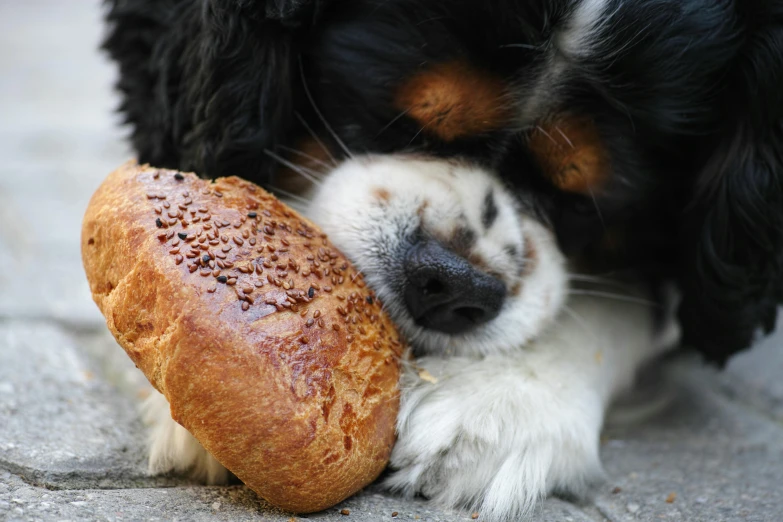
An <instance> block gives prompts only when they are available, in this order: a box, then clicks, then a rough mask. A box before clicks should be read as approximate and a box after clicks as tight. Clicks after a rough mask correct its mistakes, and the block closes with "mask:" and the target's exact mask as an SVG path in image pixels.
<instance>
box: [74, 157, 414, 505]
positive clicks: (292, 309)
mask: <svg viewBox="0 0 783 522" xmlns="http://www.w3.org/2000/svg"><path fill="white" fill-rule="evenodd" d="M82 256H83V261H84V267H85V270H86V272H87V278H88V279H89V282H90V288H91V290H92V294H93V298H94V299H95V302H96V303H97V304H98V307H99V308H100V309H101V312H103V314H104V316H105V317H106V323H107V325H108V327H109V330H111V332H112V333H113V334H114V337H115V338H116V339H117V341H118V342H119V344H120V345H121V346H122V347H123V348H124V349H125V351H126V352H127V353H128V355H129V356H130V357H131V359H133V361H134V362H135V363H136V365H137V366H138V367H139V368H140V369H141V370H142V371H143V372H144V374H145V375H146V376H147V378H148V379H149V381H150V382H151V383H152V385H153V386H154V387H155V388H156V389H158V390H159V391H160V392H161V393H163V394H164V395H165V396H166V398H167V399H168V400H169V402H170V404H171V413H172V416H173V418H174V419H175V420H176V421H177V422H179V423H180V424H181V425H182V426H184V427H185V428H187V429H188V431H190V432H191V433H192V434H193V435H194V436H195V437H196V439H198V440H199V442H201V444H203V445H204V447H205V448H206V449H207V450H208V451H209V452H210V453H211V454H212V455H214V456H215V458H217V460H218V461H220V462H221V463H222V464H223V465H224V466H226V467H227V468H228V469H229V470H231V471H232V472H233V473H234V474H235V475H236V476H237V477H239V478H240V479H241V480H242V481H243V482H244V483H245V484H247V485H248V486H249V487H250V488H252V489H253V490H255V491H256V492H257V493H258V494H259V495H260V496H261V497H263V498H264V499H266V500H267V501H269V502H270V503H271V504H273V505H275V506H278V507H280V508H283V509H286V510H290V511H294V512H312V511H318V510H322V509H325V508H327V507H330V506H332V505H334V504H336V503H337V502H339V501H341V500H343V499H344V498H346V497H348V496H350V495H351V494H353V493H355V492H356V491H358V490H359V489H361V488H362V487H364V486H365V485H367V484H368V483H370V482H371V481H372V480H374V479H375V478H376V477H377V476H378V474H379V473H380V472H381V471H382V470H383V468H384V466H385V465H386V462H387V460H388V458H389V453H390V451H391V447H392V444H393V442H394V424H395V418H396V415H397V409H398V400H399V396H398V388H397V381H398V377H399V359H400V355H401V351H402V345H401V343H400V340H399V337H398V334H397V332H396V330H395V328H394V326H393V325H392V323H391V322H390V320H389V319H388V317H387V316H386V315H385V314H384V313H383V312H382V311H381V306H380V303H379V302H378V301H377V299H376V298H375V296H374V295H373V293H372V291H370V290H369V289H368V288H367V287H366V286H365V284H364V282H363V280H362V276H361V275H360V274H359V273H358V272H357V271H356V270H355V269H354V268H353V267H352V266H351V264H350V263H349V262H348V261H347V260H346V259H345V258H344V257H343V256H342V255H341V254H340V253H339V252H338V251H337V250H336V249H335V248H334V247H333V246H331V245H330V243H329V241H328V240H327V238H326V236H325V235H323V234H322V233H320V232H319V230H318V229H317V228H316V227H315V226H314V225H313V224H312V223H310V222H308V221H307V220H305V219H303V218H302V217H300V216H298V215H297V214H296V213H295V212H293V211H292V210H291V209H290V208H288V207H287V206H286V205H284V204H283V203H281V202H280V201H278V200H277V199H275V198H274V197H273V196H271V195H270V194H268V193H266V192H265V191H263V190H262V189H260V188H259V187H257V186H255V185H253V184H251V183H248V182H246V181H243V180H241V179H239V178H236V177H230V178H223V179H218V180H216V181H214V182H209V181H205V180H201V179H199V178H197V177H196V176H195V175H193V174H182V173H179V172H175V171H171V170H162V169H156V168H151V167H149V166H138V165H136V164H135V163H129V164H126V165H124V166H123V167H121V168H120V169H119V170H117V171H115V172H114V173H112V174H111V175H110V176H109V177H108V178H107V179H106V181H104V183H103V184H102V185H101V186H100V188H99V189H98V190H97V192H96V193H95V195H94V196H93V197H92V200H91V201H90V205H89V207H88V209H87V213H86V215H85V217H84V223H83V228H82Z"/></svg>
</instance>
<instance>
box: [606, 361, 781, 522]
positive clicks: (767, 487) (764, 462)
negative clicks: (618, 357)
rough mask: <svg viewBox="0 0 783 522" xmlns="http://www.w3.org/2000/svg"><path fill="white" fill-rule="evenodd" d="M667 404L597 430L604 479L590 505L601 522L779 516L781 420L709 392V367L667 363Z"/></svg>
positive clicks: (712, 379) (712, 383)
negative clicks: (601, 436)
mask: <svg viewBox="0 0 783 522" xmlns="http://www.w3.org/2000/svg"><path fill="white" fill-rule="evenodd" d="M669 378H670V379H673V383H672V385H673V390H674V392H675V393H674V395H673V399H672V402H671V403H670V404H669V405H668V407H666V408H665V409H664V410H663V411H662V412H661V413H660V414H658V415H656V416H653V417H651V418H649V419H646V420H643V421H642V422H640V423H635V424H632V425H626V426H617V425H615V426H613V427H609V428H607V430H606V432H605V439H604V440H605V441H606V442H605V444H604V446H603V449H602V457H603V461H604V463H605V467H606V471H607V475H608V481H607V483H606V484H605V485H604V486H603V487H602V488H601V490H600V492H599V494H598V495H597V498H596V499H595V504H596V506H597V507H598V509H599V510H600V512H601V513H602V514H603V515H604V516H605V517H606V518H607V519H609V520H612V521H618V522H619V521H626V520H642V521H650V522H652V521H660V520H683V521H704V522H716V521H724V520H725V521H735V520H746V521H758V522H762V521H769V522H772V521H779V520H781V519H782V518H781V517H782V516H783V486H782V485H783V466H781V463H782V462H783V426H781V425H780V424H778V423H776V422H773V421H771V420H770V419H769V418H768V417H767V416H765V415H760V414H758V413H757V412H755V411H753V410H752V409H749V408H746V407H745V406H744V405H743V404H741V403H734V402H731V401H729V400H727V399H726V397H725V396H724V395H722V394H721V393H719V392H718V391H716V390H717V389H718V388H717V383H716V376H715V373H714V372H712V371H707V370H705V369H704V368H703V367H700V366H698V365H693V364H685V365H684V366H675V368H674V369H673V371H672V372H671V374H670V375H669Z"/></svg>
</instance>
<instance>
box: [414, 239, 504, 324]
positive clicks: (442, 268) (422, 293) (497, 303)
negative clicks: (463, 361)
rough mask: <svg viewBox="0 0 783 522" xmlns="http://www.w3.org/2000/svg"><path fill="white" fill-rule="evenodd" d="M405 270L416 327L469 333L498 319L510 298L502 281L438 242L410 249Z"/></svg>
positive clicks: (425, 241)
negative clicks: (506, 298)
mask: <svg viewBox="0 0 783 522" xmlns="http://www.w3.org/2000/svg"><path fill="white" fill-rule="evenodd" d="M404 270H405V276H406V282H405V289H404V297H405V304H406V306H407V307H408V311H409V312H410V314H411V316H412V317H413V319H414V321H415V322H416V324H418V325H419V326H422V327H424V328H428V329H431V330H436V331H439V332H444V333H448V334H459V333H464V332H467V331H469V330H471V329H473V328H475V327H477V326H479V325H481V324H483V323H486V322H488V321H491V320H492V319H494V318H495V317H497V315H498V313H499V312H500V309H501V307H502V306H503V301H504V300H505V297H506V286H505V284H503V282H502V281H500V280H499V279H497V278H495V277H492V276H491V275H489V274H486V273H484V272H481V271H480V270H478V269H476V268H475V267H474V266H473V265H471V264H470V262H468V260H467V259H465V258H463V257H461V256H459V255H457V254H456V253H454V252H452V251H451V250H449V249H448V248H446V247H445V246H443V245H442V244H440V243H439V242H438V241H435V240H431V239H426V240H421V241H419V242H417V243H415V244H414V245H413V246H412V247H410V249H409V250H408V252H407V253H406V255H405V260H404Z"/></svg>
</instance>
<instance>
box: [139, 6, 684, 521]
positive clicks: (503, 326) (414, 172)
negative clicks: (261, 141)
mask: <svg viewBox="0 0 783 522" xmlns="http://www.w3.org/2000/svg"><path fill="white" fill-rule="evenodd" d="M597 3H598V2H593V4H597ZM489 190H492V191H493V193H494V194H495V201H496V204H497V207H498V217H497V219H496V220H495V222H494V223H493V224H492V226H490V227H489V228H488V229H487V230H484V227H483V225H482V223H481V209H482V205H483V201H484V198H485V195H486V194H487V192H488V191H489ZM308 213H309V216H310V217H311V218H312V219H313V220H314V221H315V222H316V223H318V224H319V225H320V226H321V227H322V228H323V229H324V231H325V232H327V233H328V234H329V236H330V238H331V240H332V241H333V242H334V243H335V244H336V245H337V246H338V247H339V248H340V249H341V250H342V251H343V252H344V253H345V254H346V255H347V256H348V257H349V258H351V259H352V260H353V261H354V262H355V263H356V264H357V266H358V268H359V269H361V270H362V271H363V273H364V274H365V276H366V279H367V281H368V282H369V284H370V285H371V286H372V287H373V289H374V290H375V291H376V292H377V293H378V295H379V297H380V298H381V299H382V300H383V302H384V304H385V306H386V309H387V310H388V311H389V312H390V313H391V315H392V317H393V318H394V320H395V322H396V323H397V324H398V325H399V326H400V327H401V329H402V330H403V332H404V333H405V334H406V335H407V336H408V337H409V339H411V341H412V343H413V344H414V348H415V350H416V352H417V353H422V354H426V355H425V356H424V357H421V358H419V359H418V360H416V361H415V362H414V363H412V364H411V365H409V366H408V367H406V369H405V371H404V376H403V379H402V408H401V412H400V415H399V419H398V441H397V444H396V446H395V448H394V451H393V455H392V460H391V466H392V468H393V469H394V470H395V471H394V473H393V474H392V475H391V476H390V478H389V479H388V480H387V482H386V484H387V486H388V487H390V488H391V489H393V490H395V491H399V492H402V493H404V494H408V495H411V494H414V493H422V494H424V495H426V496H428V497H430V498H431V499H432V500H433V501H434V502H437V503H439V504H442V505H446V506H455V507H456V506H459V507H464V506H468V507H471V508H473V509H479V510H480V511H481V513H482V519H484V520H487V521H496V522H499V521H502V522H511V521H517V520H520V518H521V517H523V516H524V515H526V514H528V513H529V512H530V510H531V508H532V507H533V506H534V505H535V502H536V500H537V499H539V498H541V497H543V496H544V495H546V494H548V493H551V492H553V491H561V492H569V493H572V494H582V493H584V491H585V490H586V488H587V485H588V484H590V483H591V481H593V480H595V479H596V478H597V477H599V476H600V475H601V465H600V461H599V456H598V439H599V434H600V430H601V426H602V423H603V418H604V414H605V411H606V408H607V405H608V404H609V402H610V401H611V400H612V398H613V397H614V396H615V395H616V394H617V393H618V392H619V391H620V390H622V389H623V388H624V387H627V386H629V385H630V384H631V382H632V380H633V377H634V374H635V372H636V370H637V368H639V366H640V365H641V364H643V363H644V362H645V361H647V360H649V359H650V358H652V357H654V356H656V355H658V354H660V353H661V352H662V351H663V350H664V349H665V348H667V347H669V346H671V345H673V343H674V342H676V340H677V337H678V331H677V329H676V327H675V322H674V321H673V319H672V318H669V319H668V320H667V323H666V324H667V325H668V328H666V329H664V330H663V331H662V332H657V331H656V330H655V328H654V326H653V318H652V313H651V309H650V307H649V306H647V305H645V304H643V303H640V302H639V301H634V300H630V299H629V300H627V301H617V300H613V299H609V298H607V297H601V296H592V297H590V296H573V295H572V296H570V298H569V279H568V273H567V270H566V266H565V263H564V260H563V257H562V255H561V254H560V252H559V250H558V248H557V246H556V243H555V241H554V239H553V238H552V235H551V233H550V231H549V230H548V229H547V228H546V227H545V226H544V225H543V224H541V223H540V222H538V221H537V220H536V219H535V218H534V217H533V216H532V215H530V214H529V213H527V212H526V210H525V209H524V208H523V206H522V204H520V203H518V202H517V201H516V200H515V199H514V198H513V197H512V196H511V195H510V194H509V193H508V192H507V190H506V189H505V188H504V186H503V184H502V183H500V182H499V181H498V180H497V179H496V178H495V177H494V175H493V174H492V173H490V172H488V171H487V170H484V169H482V168H478V167H475V166H471V165H468V164H465V163H461V162H456V161H449V160H435V159H423V158H420V157H414V156H402V155H401V156H382V157H363V158H357V159H352V160H350V161H347V162H345V163H343V164H342V165H341V166H339V167H337V168H336V169H335V170H334V171H332V172H331V173H329V174H328V175H327V176H326V177H325V178H324V180H323V181H322V183H321V184H320V185H319V186H318V187H317V189H316V191H315V194H314V195H313V200H312V202H311V204H310V205H309V208H308ZM460 227H468V228H470V229H471V230H473V231H474V232H475V233H476V241H475V243H474V245H473V247H472V250H471V252H470V253H469V254H470V255H471V256H479V257H481V259H482V260H483V263H484V265H485V268H487V267H488V269H489V270H491V271H492V272H493V273H495V274H497V277H499V278H500V279H501V280H502V281H503V282H504V283H505V284H506V285H507V287H508V288H512V287H513V286H514V285H516V284H519V285H520V291H519V292H518V294H516V295H511V294H510V295H508V296H507V299H506V302H505V303H504V305H503V308H502V309H501V312H500V314H499V315H498V316H497V317H496V318H495V319H493V320H492V321H490V322H489V323H487V324H485V325H482V326H480V327H478V328H476V329H475V330H474V331H471V332H469V333H466V334H463V335H459V336H448V335H445V334H442V333H438V332H433V331H430V330H426V329H423V328H421V327H419V326H417V325H416V324H415V323H414V321H413V320H412V318H411V317H409V316H408V313H407V310H406V308H405V306H404V304H403V301H402V299H401V297H400V295H399V285H400V282H401V280H400V278H404V273H403V270H402V268H401V266H402V263H401V259H402V255H403V254H404V252H405V250H406V248H407V247H408V246H409V243H408V242H407V241H408V239H407V238H410V237H411V235H412V234H414V232H415V231H416V230H419V229H421V230H423V231H425V233H426V234H427V235H429V236H431V237H434V238H436V239H440V240H442V241H444V242H447V241H448V240H449V238H451V237H452V235H453V234H454V233H455V231H457V230H458V229H459V228H460ZM508 245H513V246H514V247H515V249H516V250H517V254H516V257H515V255H514V254H512V253H510V252H509V251H508V249H507V248H505V247H507V246H508ZM531 251H534V252H535V256H533V261H532V262H531V261H530V260H528V261H527V262H524V263H523V262H522V260H523V259H522V256H525V253H528V254H529V253H530V252H531ZM422 370H426V371H427V372H429V374H430V375H427V374H426V373H422ZM420 375H423V376H424V377H426V378H421V377H420ZM430 376H434V379H433V378H431V377H430ZM432 381H435V382H432ZM147 417H148V419H150V420H151V421H152V422H153V424H154V425H155V427H154V431H153V436H152V446H151V453H150V469H151V471H153V472H166V471H172V470H174V471H184V470H188V469H189V470H193V471H195V472H196V473H198V474H200V475H201V477H202V479H206V480H208V481H210V482H212V483H219V482H224V481H225V480H226V479H227V478H228V476H229V475H228V473H227V472H226V470H225V469H223V468H222V467H221V466H220V465H219V464H218V463H217V462H216V461H215V460H214V459H213V458H212V457H210V456H209V455H208V454H207V453H206V451H204V450H203V448H201V447H200V446H199V445H198V443H197V442H196V441H195V439H193V438H192V437H191V436H190V435H189V434H188V433H187V432H186V431H185V430H184V429H183V428H181V427H180V426H179V425H177V424H176V423H175V422H174V421H173V420H171V417H170V415H169V412H168V407H167V404H166V403H165V399H163V398H162V396H160V395H159V394H156V395H154V396H153V397H152V398H150V400H149V401H148V410H147Z"/></svg>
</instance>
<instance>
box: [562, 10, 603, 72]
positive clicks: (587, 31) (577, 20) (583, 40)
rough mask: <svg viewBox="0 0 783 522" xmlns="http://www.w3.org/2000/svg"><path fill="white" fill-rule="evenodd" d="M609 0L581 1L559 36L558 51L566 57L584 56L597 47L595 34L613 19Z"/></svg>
mask: <svg viewBox="0 0 783 522" xmlns="http://www.w3.org/2000/svg"><path fill="white" fill-rule="evenodd" d="M608 4H609V0H581V1H580V2H579V3H578V4H577V5H576V6H575V7H574V10H573V12H572V13H571V16H570V17H569V19H568V22H567V23H566V24H565V26H564V28H563V29H562V30H561V31H560V32H559V33H558V35H557V46H558V50H559V51H560V52H561V53H563V54H564V55H565V56H566V57H569V58H575V57H578V56H583V55H585V54H586V53H588V52H589V51H591V50H592V49H593V48H594V46H595V33H596V32H597V31H598V30H600V28H601V27H602V25H604V24H606V23H607V22H608V20H609V19H610V18H611V14H610V13H608V12H607V5H608Z"/></svg>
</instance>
